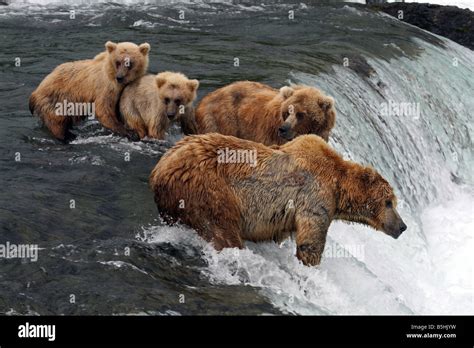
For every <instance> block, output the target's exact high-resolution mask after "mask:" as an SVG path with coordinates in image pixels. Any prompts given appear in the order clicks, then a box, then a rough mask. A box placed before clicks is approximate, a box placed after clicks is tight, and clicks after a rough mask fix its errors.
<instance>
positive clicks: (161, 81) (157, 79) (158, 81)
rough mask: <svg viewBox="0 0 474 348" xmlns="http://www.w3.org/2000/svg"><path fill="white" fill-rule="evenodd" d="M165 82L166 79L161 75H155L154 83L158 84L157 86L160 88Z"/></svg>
mask: <svg viewBox="0 0 474 348" xmlns="http://www.w3.org/2000/svg"><path fill="white" fill-rule="evenodd" d="M165 83H166V79H165V78H164V77H162V76H157V77H156V85H157V86H158V88H161V87H163V85H164V84H165Z"/></svg>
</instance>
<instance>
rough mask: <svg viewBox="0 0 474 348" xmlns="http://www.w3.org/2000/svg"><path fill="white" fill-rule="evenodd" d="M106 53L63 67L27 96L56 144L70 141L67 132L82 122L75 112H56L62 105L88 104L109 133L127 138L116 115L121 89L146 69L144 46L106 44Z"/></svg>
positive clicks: (66, 64)
mask: <svg viewBox="0 0 474 348" xmlns="http://www.w3.org/2000/svg"><path fill="white" fill-rule="evenodd" d="M105 47H106V51H105V52H102V53H100V54H98V55H97V56H95V58H94V59H87V60H79V61H75V62H68V63H63V64H61V65H59V66H58V67H56V68H55V69H54V70H53V72H51V73H50V74H49V75H48V76H46V77H45V78H44V80H43V81H42V82H41V83H40V85H39V86H38V88H36V90H35V91H34V92H33V93H32V94H31V96H30V101H29V106H30V111H31V113H32V114H36V115H38V116H39V117H40V118H41V119H42V120H43V122H44V124H45V125H46V127H48V129H49V130H50V131H51V133H52V134H53V136H54V137H55V138H57V139H59V140H62V141H67V140H71V139H73V138H74V135H73V134H72V133H71V132H70V128H71V127H72V126H73V125H74V124H77V123H78V122H79V121H81V120H82V119H84V118H85V116H86V115H84V114H82V113H79V114H78V112H77V110H76V109H75V108H72V109H68V110H73V111H72V112H67V113H64V112H63V111H61V112H58V110H59V109H58V106H61V105H62V104H71V105H74V104H81V105H82V104H86V103H88V104H91V105H93V109H94V114H95V117H96V118H97V119H98V120H99V122H100V123H101V124H102V125H103V126H104V127H105V128H108V129H110V130H111V131H113V132H115V133H118V134H120V135H125V136H130V133H129V132H127V130H126V129H125V126H124V125H123V124H122V123H121V122H120V121H119V119H118V115H117V112H116V108H117V103H118V99H119V97H120V94H121V92H122V90H123V88H124V87H125V86H126V85H127V84H128V83H130V82H132V81H134V80H135V79H137V78H139V77H141V76H143V75H144V74H145V72H146V70H147V67H148V52H149V50H150V45H149V44H147V43H144V44H141V45H140V46H137V45H135V44H133V43H131V42H121V43H118V44H117V43H113V42H110V41H107V43H106V44H105Z"/></svg>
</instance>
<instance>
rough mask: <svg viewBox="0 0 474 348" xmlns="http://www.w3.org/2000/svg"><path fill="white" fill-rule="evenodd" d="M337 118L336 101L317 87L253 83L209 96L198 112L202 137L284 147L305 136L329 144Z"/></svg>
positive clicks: (246, 82) (218, 91)
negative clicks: (224, 137) (317, 137)
mask: <svg viewBox="0 0 474 348" xmlns="http://www.w3.org/2000/svg"><path fill="white" fill-rule="evenodd" d="M335 119H336V112H335V110H334V100H333V99H332V98H331V97H327V96H325V95H324V94H323V93H322V92H321V91H319V90H318V89H316V88H312V87H308V86H302V85H295V86H291V87H288V86H285V87H282V88H280V90H277V89H274V88H271V87H270V86H267V85H264V84H262V83H258V82H250V81H240V82H235V83H232V84H230V85H228V86H225V87H223V88H220V89H218V90H216V91H214V92H212V93H210V94H208V95H207V96H206V97H204V98H203V99H202V101H201V102H200V103H199V105H198V107H197V109H196V122H197V125H198V132H199V134H203V133H211V132H217V133H221V134H225V135H233V136H235V137H238V138H242V139H247V140H252V141H256V142H259V143H262V144H265V145H274V144H283V143H285V142H287V141H288V140H291V139H293V138H295V137H297V136H299V135H302V134H316V135H320V136H321V137H322V138H324V139H325V140H326V141H327V140H328V137H329V133H330V131H331V129H332V128H333V127H334V124H335Z"/></svg>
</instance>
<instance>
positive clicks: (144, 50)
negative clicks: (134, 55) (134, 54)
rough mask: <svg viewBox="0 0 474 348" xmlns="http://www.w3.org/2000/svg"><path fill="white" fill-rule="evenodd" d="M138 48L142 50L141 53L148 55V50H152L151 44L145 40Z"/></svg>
mask: <svg viewBox="0 0 474 348" xmlns="http://www.w3.org/2000/svg"><path fill="white" fill-rule="evenodd" d="M138 49H139V50H140V53H141V54H143V55H144V56H146V55H147V54H148V52H150V44H149V43H147V42H145V43H142V44H141V45H140V46H138Z"/></svg>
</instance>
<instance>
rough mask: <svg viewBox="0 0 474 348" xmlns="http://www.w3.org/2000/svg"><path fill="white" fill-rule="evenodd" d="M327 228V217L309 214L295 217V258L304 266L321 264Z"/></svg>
mask: <svg viewBox="0 0 474 348" xmlns="http://www.w3.org/2000/svg"><path fill="white" fill-rule="evenodd" d="M328 228H329V224H328V219H327V217H324V216H318V215H310V214H308V215H306V214H299V215H297V216H296V257H297V258H298V259H299V260H301V261H302V262H303V264H304V265H306V266H315V265H319V264H320V263H321V257H322V255H323V251H324V245H325V244H326V236H327V233H328Z"/></svg>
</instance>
